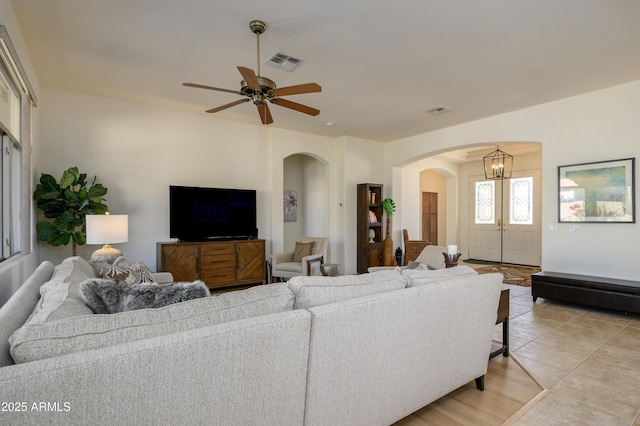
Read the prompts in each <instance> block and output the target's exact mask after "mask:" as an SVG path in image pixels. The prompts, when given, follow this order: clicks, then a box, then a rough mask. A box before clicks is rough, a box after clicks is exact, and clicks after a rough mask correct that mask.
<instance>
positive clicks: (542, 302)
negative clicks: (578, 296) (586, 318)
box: [533, 298, 589, 314]
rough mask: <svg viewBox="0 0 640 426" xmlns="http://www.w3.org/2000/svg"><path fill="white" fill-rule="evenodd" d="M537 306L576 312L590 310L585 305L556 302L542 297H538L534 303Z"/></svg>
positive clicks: (534, 307) (534, 306)
mask: <svg viewBox="0 0 640 426" xmlns="http://www.w3.org/2000/svg"><path fill="white" fill-rule="evenodd" d="M536 308H543V309H555V310H558V311H562V312H575V313H576V314H579V313H582V312H587V311H588V310H589V308H587V307H585V306H580V305H573V304H569V303H561V302H556V301H553V300H548V299H541V298H538V300H537V301H536V302H535V303H534V305H533V309H536Z"/></svg>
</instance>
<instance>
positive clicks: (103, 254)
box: [91, 244, 122, 263]
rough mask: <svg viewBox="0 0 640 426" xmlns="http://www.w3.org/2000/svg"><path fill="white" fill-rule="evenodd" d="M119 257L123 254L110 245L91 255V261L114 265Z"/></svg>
mask: <svg viewBox="0 0 640 426" xmlns="http://www.w3.org/2000/svg"><path fill="white" fill-rule="evenodd" d="M118 256H122V252H121V251H120V250H118V249H117V248H113V247H111V245H109V244H105V245H104V246H103V247H102V248H101V249H98V250H96V251H94V252H93V253H92V254H91V260H93V261H95V262H104V263H113V261H114V260H116V259H117V258H118Z"/></svg>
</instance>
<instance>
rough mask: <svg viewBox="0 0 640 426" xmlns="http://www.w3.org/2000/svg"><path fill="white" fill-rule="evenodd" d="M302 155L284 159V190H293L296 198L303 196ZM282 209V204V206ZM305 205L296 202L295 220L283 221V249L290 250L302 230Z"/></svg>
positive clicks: (301, 233)
mask: <svg viewBox="0 0 640 426" xmlns="http://www.w3.org/2000/svg"><path fill="white" fill-rule="evenodd" d="M302 158H303V156H302V155H300V154H294V155H291V156H289V157H287V158H285V159H284V172H283V174H284V177H283V182H284V184H283V185H284V186H283V187H284V190H285V191H295V192H296V194H297V196H298V200H300V199H301V197H302V198H304V195H303V191H304V184H303V169H302V168H303V165H302ZM283 210H284V206H283ZM304 213H305V206H304V204H303V203H300V202H298V210H297V218H296V221H295V222H284V224H283V233H284V235H283V240H284V247H285V250H287V251H290V250H292V249H293V247H294V246H295V242H296V240H297V239H298V237H299V236H300V235H303V232H304V218H305V215H304Z"/></svg>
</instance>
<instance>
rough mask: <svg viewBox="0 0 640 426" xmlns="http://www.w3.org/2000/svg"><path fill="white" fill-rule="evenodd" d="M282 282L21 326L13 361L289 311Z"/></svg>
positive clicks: (287, 294) (291, 300) (15, 337)
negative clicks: (152, 306) (159, 304)
mask: <svg viewBox="0 0 640 426" xmlns="http://www.w3.org/2000/svg"><path fill="white" fill-rule="evenodd" d="M293 303H294V296H293V293H292V292H291V291H290V290H289V289H288V288H287V286H286V284H271V285H264V286H256V287H252V288H250V289H247V290H240V291H234V292H229V293H223V294H221V295H219V296H211V297H205V298H201V299H196V300H189V301H187V302H181V303H175V304H173V305H169V306H165V307H163V308H158V309H140V310H136V311H128V312H121V313H117V314H109V315H100V314H95V315H93V314H92V315H84V316H79V317H74V318H65V319H61V320H58V321H50V322H47V323H44V324H33V325H25V326H23V327H21V328H20V329H18V330H17V331H16V332H15V333H14V334H13V336H11V338H10V339H9V340H10V343H11V356H12V357H13V359H14V361H15V362H16V363H20V362H28V361H35V360H38V359H44V358H51V357H55V356H59V355H63V354H67V353H72V352H78V351H84V350H90V349H96V348H102V347H106V346H111V345H117V344H121V343H126V342H129V341H133V340H141V339H147V338H152V337H157V336H164V335H168V334H172V333H178V332H181V331H185V330H190V329H196V328H201V327H207V326H211V325H214V324H221V323H225V322H229V321H235V320H239V319H244V318H251V317H256V316H260V315H267V314H272V313H276V312H282V311H288V310H292V309H293Z"/></svg>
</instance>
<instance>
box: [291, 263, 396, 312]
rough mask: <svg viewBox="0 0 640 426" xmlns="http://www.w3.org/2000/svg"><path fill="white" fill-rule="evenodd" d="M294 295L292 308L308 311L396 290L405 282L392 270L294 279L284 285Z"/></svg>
mask: <svg viewBox="0 0 640 426" xmlns="http://www.w3.org/2000/svg"><path fill="white" fill-rule="evenodd" d="M287 284H288V286H289V288H290V289H291V291H293V293H294V294H295V295H296V302H295V308H296V309H308V308H312V307H314V306H319V305H324V304H327V303H334V302H338V301H341V300H346V299H352V298H354V297H359V296H365V295H367V294H375V293H382V292H385V291H392V290H398V289H401V288H405V287H406V286H407V280H406V279H405V278H404V277H403V276H402V275H401V274H400V272H398V271H395V270H386V271H380V272H373V273H370V274H361V275H344V276H340V277H319V276H298V277H293V278H291V279H290V280H289V281H288V283H287Z"/></svg>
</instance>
